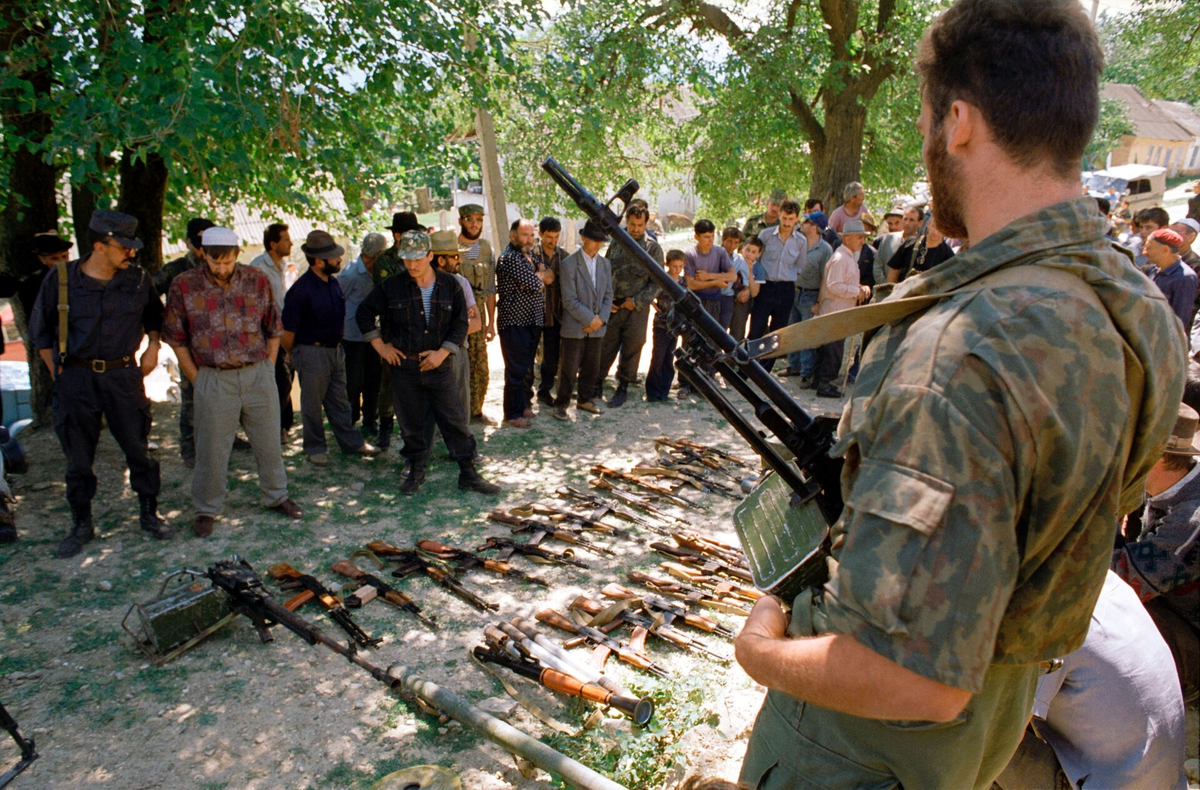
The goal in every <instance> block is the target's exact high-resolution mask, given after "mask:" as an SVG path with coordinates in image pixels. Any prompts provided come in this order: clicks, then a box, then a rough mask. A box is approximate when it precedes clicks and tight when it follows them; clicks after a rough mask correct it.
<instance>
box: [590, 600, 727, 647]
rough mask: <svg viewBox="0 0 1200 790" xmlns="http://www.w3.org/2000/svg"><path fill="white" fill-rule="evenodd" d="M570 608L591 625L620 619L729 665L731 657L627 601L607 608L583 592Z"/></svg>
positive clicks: (599, 624)
mask: <svg viewBox="0 0 1200 790" xmlns="http://www.w3.org/2000/svg"><path fill="white" fill-rule="evenodd" d="M569 608H571V609H574V610H576V611H579V612H583V613H584V614H586V615H589V616H591V618H592V622H591V623H590V624H591V625H597V626H601V627H603V626H604V625H607V624H608V623H611V622H613V621H620V622H622V623H624V624H625V625H628V626H630V627H637V626H641V627H642V628H645V629H646V630H647V631H649V632H650V633H651V634H653V635H654V636H656V637H658V638H659V639H661V640H663V641H664V642H670V643H671V644H673V645H675V646H676V647H680V648H683V649H684V650H689V651H693V652H696V653H703V654H704V655H706V656H708V657H709V658H713V659H716V660H717V661H720V662H722V663H724V664H728V663H729V662H730V660H731V659H730V658H729V656H726V655H723V654H721V653H718V652H717V651H715V650H713V649H712V648H710V647H709V646H708V645H706V644H704V643H703V642H701V641H700V640H699V639H695V638H693V637H691V636H688V635H687V634H685V633H684V632H683V631H680V630H679V629H678V628H676V627H675V626H673V625H671V624H669V623H667V622H666V621H665V619H662V618H654V617H650V616H648V615H645V614H636V613H634V612H633V611H631V610H630V608H629V607H628V606H626V605H625V602H618V603H615V604H612V605H611V606H607V607H606V606H605V605H604V604H602V603H600V602H599V601H593V600H592V599H591V598H588V597H587V596H586V595H581V596H579V597H578V598H576V599H575V600H574V601H571V606H570V607H569Z"/></svg>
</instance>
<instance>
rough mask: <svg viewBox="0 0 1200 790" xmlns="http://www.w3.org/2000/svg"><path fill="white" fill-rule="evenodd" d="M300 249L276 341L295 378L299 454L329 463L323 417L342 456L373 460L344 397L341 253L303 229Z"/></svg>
mask: <svg viewBox="0 0 1200 790" xmlns="http://www.w3.org/2000/svg"><path fill="white" fill-rule="evenodd" d="M300 250H301V251H302V252H303V253H304V257H305V258H307V259H308V271H307V272H305V273H304V274H302V275H300V279H298V280H296V282H295V284H294V285H292V287H291V288H289V289H288V292H287V298H286V299H284V302H283V316H282V318H283V338H282V339H281V340H280V345H281V346H282V347H283V353H285V354H287V355H288V356H289V358H290V360H289V361H290V363H291V365H292V367H293V368H294V369H295V371H296V373H297V374H298V375H299V376H300V412H301V419H302V422H303V426H304V453H305V455H307V456H308V460H309V461H310V462H311V463H312V464H313V466H328V465H329V456H328V454H327V450H328V446H327V445H326V444H325V419H324V418H325V417H328V418H329V425H330V427H331V428H333V436H334V438H335V439H336V440H337V443H338V446H339V447H340V448H341V450H342V452H343V453H344V454H345V455H365V456H366V457H368V458H373V457H375V456H377V455H379V453H380V450H379V449H377V448H376V447H373V446H371V445H369V444H367V442H366V440H365V439H363V436H362V434H361V433H359V432H358V431H356V430H354V422H353V420H352V419H351V417H350V401H349V400H348V399H347V395H346V353H345V352H344V351H343V350H342V329H343V327H344V325H345V322H346V297H345V296H344V295H343V294H342V288H341V286H340V285H338V281H337V278H336V277H334V276H333V275H335V274H337V272H338V270H339V269H340V268H341V267H342V256H343V255H345V254H346V251H345V250H344V249H342V246H341V245H340V244H338V243H337V242H336V241H334V240H333V237H332V236H330V235H329V234H328V233H327V232H326V231H323V230H314V231H312V232H311V233H309V234H308V238H307V239H306V240H305V241H304V243H303V244H301V245H300ZM322 410H323V411H324V415H322Z"/></svg>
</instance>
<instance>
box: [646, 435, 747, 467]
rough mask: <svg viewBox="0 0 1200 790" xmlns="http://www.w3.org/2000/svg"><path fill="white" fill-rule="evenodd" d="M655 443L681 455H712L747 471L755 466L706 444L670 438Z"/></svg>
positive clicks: (658, 439) (657, 439) (657, 440)
mask: <svg viewBox="0 0 1200 790" xmlns="http://www.w3.org/2000/svg"><path fill="white" fill-rule="evenodd" d="M654 443H655V444H656V445H660V444H661V445H666V446H667V447H670V448H672V449H674V450H677V451H679V452H681V453H684V452H685V453H691V454H694V455H696V456H697V457H700V458H703V457H706V456H710V455H711V456H713V457H714V458H720V459H721V460H722V461H726V462H728V463H731V464H735V465H737V466H740V467H743V468H745V469H752V468H753V466H752V465H751V464H750V463H748V462H747V461H746V459H744V458H738V457H737V456H736V455H732V454H730V453H727V452H725V451H724V450H719V449H717V448H716V447H709V446H708V445H706V444H699V443H698V442H693V441H692V440H691V439H672V438H670V437H669V436H659V437H657V438H656V439H655V440H654ZM705 466H708V464H707V463H706V464H705Z"/></svg>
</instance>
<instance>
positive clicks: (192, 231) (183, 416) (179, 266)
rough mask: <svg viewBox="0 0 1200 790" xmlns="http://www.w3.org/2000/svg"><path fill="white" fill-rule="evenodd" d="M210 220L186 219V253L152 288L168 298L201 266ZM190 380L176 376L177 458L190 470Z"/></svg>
mask: <svg viewBox="0 0 1200 790" xmlns="http://www.w3.org/2000/svg"><path fill="white" fill-rule="evenodd" d="M213 225H214V223H213V221H212V220H209V219H204V218H203V217H193V218H192V219H190V220H188V224H187V235H186V236H185V237H184V241H183V243H184V244H185V245H187V254H185V255H184V256H183V257H181V258H176V259H175V260H173V261H168V262H167V263H164V264H163V267H162V268H161V269H159V270H158V272H157V273H156V274H155V275H154V289H155V290H156V291H158V293H159V295H160V296H161V297H162V298H163V299H166V298H167V291H169V290H170V288H171V283H172V282H173V281H174V280H175V278H176V277H178V276H179V275H181V274H183V273H184V272H190V271H191V270H192V269H195V268H198V267H200V266H203V265H204V259H203V258H201V257H200V236H201V235H202V234H203V233H204V231H206V230H208V229H209V228H211V227H213ZM194 392H195V391H194V390H193V389H192V382H190V381H188V377H187V376H182V375H181V376H180V377H179V457H180V458H182V459H183V463H184V465H185V466H187V468H189V469H191V468H192V467H193V466H194V465H195V463H196V405H195V403H196V401H195V394H194Z"/></svg>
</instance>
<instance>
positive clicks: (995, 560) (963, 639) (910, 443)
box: [736, 0, 1186, 790]
mask: <svg viewBox="0 0 1200 790" xmlns="http://www.w3.org/2000/svg"><path fill="white" fill-rule="evenodd" d="M997 57H1004V58H1005V62H1006V64H1007V66H1006V68H1005V69H1003V70H996V69H995V68H994V66H993V64H994V62H995V58H997ZM1102 66H1103V57H1102V54H1101V50H1100V47H1099V44H1098V43H1097V40H1096V34H1095V29H1094V27H1093V26H1092V25H1091V23H1090V22H1089V20H1088V18H1087V16H1086V14H1085V13H1084V12H1083V10H1082V8H1081V6H1080V5H1079V3H1078V2H1075V0H1007V1H1006V2H1001V0H958V2H957V3H955V4H954V5H953V6H952V7H951V8H949V9H948V10H947V11H945V12H943V13H942V15H941V16H939V17H938V19H937V20H936V21H935V22H934V23H933V25H932V27H931V28H930V29H929V30H928V31H927V32H926V34H925V37H924V39H923V41H922V44H921V47H920V52H919V56H918V62H917V67H918V72H919V73H920V76H921V78H922V87H923V91H922V112H921V118H920V122H919V124H918V125H919V127H920V129H921V131H922V132H923V134H924V135H925V147H924V158H925V163H926V167H927V171H928V173H929V181H930V185H931V189H932V192H933V204H934V206H935V210H936V212H937V222H938V226H939V227H940V228H941V229H942V230H943V231H945V232H946V234H947V235H949V236H953V237H957V238H962V239H970V240H971V246H970V249H969V251H967V252H965V253H963V254H961V255H959V256H956V257H955V258H954V260H953V262H951V263H947V264H944V265H943V266H941V267H939V268H938V269H937V270H935V271H932V272H927V273H925V274H924V275H922V276H920V277H914V278H911V279H909V280H908V281H906V282H904V283H902V284H900V285H898V286H897V287H896V289H895V290H894V291H893V293H892V294H891V295H890V296H889V297H887V298H888V299H890V300H897V299H901V298H904V297H915V296H923V295H930V296H935V297H941V298H939V299H938V300H937V301H935V302H934V303H933V304H932V306H929V307H926V308H924V309H922V310H920V311H917V312H914V313H913V314H912V315H909V316H908V317H907V318H903V319H900V320H897V321H894V322H893V323H891V324H886V325H884V326H883V327H882V328H881V329H879V331H878V332H876V333H875V334H874V335H873V336H872V337H871V338H870V339H869V341H868V344H867V346H866V348H865V350H864V351H863V355H862V363H861V367H860V370H859V373H858V378H857V381H856V382H855V384H854V386H853V387H852V389H851V390H850V392H849V393H848V400H847V405H846V407H845V409H844V411H843V415H842V420H841V424H840V425H839V428H838V442H837V444H836V445H835V447H834V449H833V454H834V455H838V456H841V457H842V458H844V460H845V467H844V470H843V473H842V481H841V483H842V485H841V488H842V493H843V496H844V500H845V508H844V510H843V512H842V515H841V518H840V519H839V521H838V522H837V524H835V525H834V527H833V530H832V556H831V559H830V561H829V570H830V578H829V580H828V581H827V582H826V583H825V584H824V585H822V586H821V587H816V588H809V589H807V590H805V591H804V592H802V593H801V594H800V595H798V596H797V597H796V599H795V600H794V601H793V602H792V605H793V606H792V611H791V613H790V616H789V615H788V614H785V613H784V611H783V609H782V607H781V605H780V604H781V602H780V601H779V600H778V599H777V598H772V597H767V598H764V599H762V600H761V601H760V602H759V603H758V604H757V605H756V606H755V608H754V611H753V612H752V614H751V615H750V617H749V618H748V619H747V622H746V626H745V628H744V630H743V631H742V633H741V634H740V635H739V637H738V640H737V643H736V650H737V658H738V662H739V663H740V664H741V665H742V667H743V668H744V669H745V670H746V672H747V674H749V675H750V677H751V678H754V679H755V680H757V681H759V682H760V683H762V684H763V685H765V686H767V687H768V688H769V692H768V694H767V699H766V702H765V703H764V705H763V707H762V710H761V711H760V713H759V716H758V720H757V722H756V723H755V726H754V731H753V734H752V736H751V739H750V743H749V746H748V749H747V753H746V758H745V762H744V763H743V766H742V773H741V783H742V786H743V787H750V788H761V789H762V790H781V789H782V788H818V787H819V788H857V789H858V790H863V789H864V788H865V789H866V790H883V788H895V787H906V788H922V790H930V789H932V790H942V789H944V790H965V789H968V788H979V789H981V790H982V789H983V788H988V787H990V785H991V784H992V782H993V780H994V779H995V777H996V776H997V775H998V774H999V773H1000V771H1001V770H1002V769H1003V768H1004V766H1005V765H1006V764H1007V763H1008V760H1009V758H1010V757H1011V756H1012V754H1013V752H1014V751H1015V750H1016V748H1017V745H1018V744H1019V743H1020V741H1021V737H1022V734H1023V732H1024V729H1025V724H1026V722H1027V721H1028V719H1029V716H1030V713H1031V710H1032V703H1033V694H1034V689H1035V687H1036V681H1037V678H1038V675H1039V672H1040V671H1041V668H1040V667H1041V665H1042V664H1043V663H1044V662H1048V661H1050V660H1051V659H1054V658H1056V657H1058V656H1062V655H1065V654H1067V653H1069V652H1071V651H1073V650H1075V649H1077V648H1078V647H1079V646H1080V645H1081V644H1082V643H1083V639H1084V636H1085V635H1086V633H1087V628H1088V624H1089V619H1090V617H1091V613H1092V610H1093V607H1094V605H1095V603H1096V600H1097V598H1098V596H1099V594H1100V590H1101V588H1102V586H1103V584H1104V578H1105V572H1106V569H1107V565H1108V561H1109V557H1110V556H1111V553H1112V545H1113V538H1114V530H1115V525H1116V523H1117V520H1118V517H1119V516H1120V515H1121V514H1123V513H1127V512H1129V510H1131V509H1133V508H1134V507H1135V506H1136V505H1137V503H1138V502H1140V497H1141V489H1142V487H1143V485H1144V482H1145V476H1146V474H1147V472H1148V470H1149V469H1150V467H1151V466H1152V465H1153V464H1154V463H1155V461H1157V460H1158V457H1159V455H1160V454H1161V453H1162V449H1163V447H1164V445H1165V442H1166V439H1167V436H1168V434H1169V433H1170V430H1171V427H1172V426H1173V424H1174V421H1175V413H1176V408H1177V405H1178V401H1179V398H1180V396H1181V395H1182V392H1183V383H1184V355H1185V353H1186V338H1185V337H1184V334H1183V331H1182V327H1181V326H1180V325H1179V322H1178V321H1177V320H1176V319H1175V317H1174V315H1173V314H1172V313H1171V310H1170V307H1169V305H1167V303H1166V301H1165V300H1164V298H1163V297H1162V296H1161V295H1160V294H1159V293H1156V289H1155V288H1154V287H1153V286H1152V285H1151V283H1150V282H1149V281H1148V280H1147V279H1146V278H1145V277H1144V276H1142V275H1141V273H1140V272H1138V271H1137V270H1136V269H1135V268H1134V267H1133V264H1132V261H1131V260H1130V258H1129V256H1128V255H1127V254H1126V253H1124V252H1123V251H1121V250H1119V249H1118V248H1116V247H1114V246H1113V245H1112V244H1111V243H1110V242H1109V240H1108V239H1107V238H1106V237H1105V235H1104V234H1105V230H1106V228H1105V221H1104V218H1103V217H1101V216H1100V215H1099V214H1098V213H1097V212H1096V206H1095V201H1093V200H1092V199H1091V198H1081V197H1079V166H1078V163H1079V162H1080V161H1081V158H1082V153H1083V150H1084V148H1085V147H1086V146H1087V143H1088V141H1089V139H1090V137H1091V133H1092V129H1093V127H1094V126H1095V123H1096V119H1097V117H1098V115H1099V95H1098V93H1099V91H1098V81H1099V76H1100V71H1101V68H1102ZM1030 108H1038V111H1037V112H1036V113H1031V112H1030ZM846 313H848V314H849V313H851V311H846ZM839 315H841V314H839ZM859 315H860V316H861V313H859Z"/></svg>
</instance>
